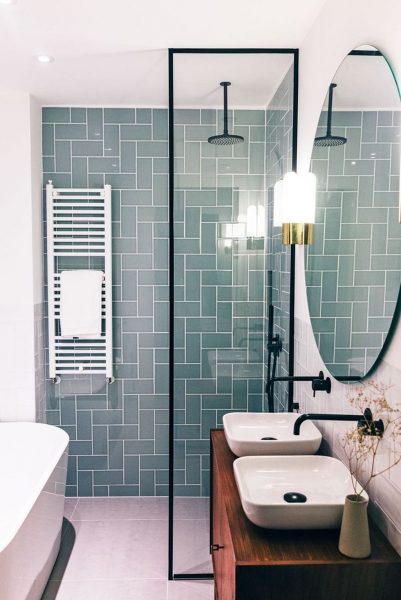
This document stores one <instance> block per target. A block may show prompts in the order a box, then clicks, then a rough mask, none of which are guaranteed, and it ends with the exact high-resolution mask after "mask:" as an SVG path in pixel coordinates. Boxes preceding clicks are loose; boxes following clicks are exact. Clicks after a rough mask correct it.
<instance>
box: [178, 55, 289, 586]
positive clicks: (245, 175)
mask: <svg viewBox="0 0 401 600" xmlns="http://www.w3.org/2000/svg"><path fill="white" fill-rule="evenodd" d="M293 55H294V53H293V52H291V51H287V52H285V51H283V52H280V51H277V50H274V51H273V50H272V51H271V50H238V51H237V50H227V51H225V50H222V51H216V50H215V51H213V50H204V51H203V50H193V51H191V50H172V51H170V151H172V152H173V156H171V157H170V161H171V162H170V176H171V180H170V218H171V222H170V253H171V254H170V267H171V279H170V300H171V313H170V317H171V318H170V325H171V328H172V329H171V344H172V346H171V348H170V360H171V364H170V377H171V380H170V403H171V404H170V419H171V423H170V452H171V457H170V460H171V463H170V493H171V498H170V545H169V548H170V553H169V560H170V564H169V576H170V578H201V577H207V576H208V575H210V574H211V573H212V564H211V558H210V554H209V493H210V472H209V467H210V461H209V437H210V430H211V429H213V428H216V427H222V418H223V415H224V414H225V413H226V412H228V411H262V410H263V409H264V380H265V379H264V371H265V354H264V348H265V343H266V339H265V338H266V319H267V305H268V303H269V302H271V299H269V298H268V295H269V294H271V293H272V291H271V290H272V286H271V279H272V278H271V276H269V275H268V270H269V264H268V263H269V257H268V252H269V251H270V252H271V248H270V250H269V244H268V231H269V227H270V229H271V227H272V223H271V214H270V213H271V210H270V208H271V207H270V208H269V202H270V200H271V196H269V193H268V191H269V188H272V186H273V185H274V183H275V180H276V179H279V178H280V177H281V176H282V173H281V171H282V170H283V169H285V170H291V162H290V164H289V168H288V164H287V158H288V156H290V153H291V147H290V148H288V145H289V146H291V140H292V137H291V135H292V98H293V82H294V68H293V60H294V56H293ZM222 83H224V85H221V84H222ZM229 84H230V85H229ZM288 103H291V106H290V111H286V110H283V106H284V107H285V106H288ZM273 113H274V118H272V115H273ZM269 123H270V125H269ZM269 127H270V129H269ZM267 170H268V171H269V173H270V176H269V177H268V176H267ZM276 175H277V177H276ZM275 177H276V179H275ZM269 198H270V200H269ZM269 222H270V225H269ZM272 233H273V232H270V239H271V238H272ZM276 233H277V232H276ZM276 251H277V252H278V253H280V252H283V250H282V248H281V247H279V248H278V249H277V248H276ZM270 263H271V261H270ZM277 281H278V285H276V286H275V288H277V287H279V284H280V283H281V281H282V279H281V278H279V279H277ZM269 290H270V291H269ZM275 293H276V296H277V294H279V293H280V291H277V290H275ZM277 299H278V300H279V297H278V296H277Z"/></svg>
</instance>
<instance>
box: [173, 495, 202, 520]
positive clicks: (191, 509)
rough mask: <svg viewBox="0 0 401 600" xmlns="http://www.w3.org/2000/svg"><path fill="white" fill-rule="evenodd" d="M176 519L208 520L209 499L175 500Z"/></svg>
mask: <svg viewBox="0 0 401 600" xmlns="http://www.w3.org/2000/svg"><path fill="white" fill-rule="evenodd" d="M174 518H176V519H208V518H209V498H183V497H182V498H175V499H174Z"/></svg>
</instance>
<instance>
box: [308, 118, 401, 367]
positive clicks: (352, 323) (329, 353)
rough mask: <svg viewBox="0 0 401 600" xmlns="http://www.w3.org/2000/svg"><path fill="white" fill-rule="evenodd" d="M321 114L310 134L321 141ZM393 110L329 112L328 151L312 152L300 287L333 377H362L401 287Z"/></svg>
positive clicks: (384, 333)
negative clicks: (313, 191) (307, 240)
mask: <svg viewBox="0 0 401 600" xmlns="http://www.w3.org/2000/svg"><path fill="white" fill-rule="evenodd" d="M326 114H327V113H325V112H323V113H322V114H321V118H320V122H319V127H318V130H317V133H316V135H324V129H325V127H324V124H325V122H326ZM400 122H401V111H391V110H383V111H338V112H336V111H334V113H333V134H334V135H342V136H344V135H345V136H346V137H347V143H346V144H345V145H343V146H339V147H335V148H316V147H315V148H314V149H313V154H312V164H311V170H312V171H313V172H314V173H315V174H316V175H317V178H318V195H317V223H316V226H315V241H314V244H313V246H311V247H310V248H309V249H308V262H307V272H306V280H307V286H308V303H309V309H310V314H311V318H312V324H313V329H314V332H315V337H316V339H317V342H318V346H319V348H320V353H321V356H322V358H323V360H324V361H325V363H326V365H327V366H328V368H329V369H330V370H331V371H332V372H333V373H334V374H336V375H363V374H365V373H366V372H367V371H368V370H369V368H370V367H371V366H372V364H373V363H374V361H375V360H376V358H377V356H378V354H379V352H380V350H381V348H382V346H383V343H384V340H385V338H386V336H387V333H388V330H389V327H390V324H391V321H392V317H393V313H394V309H395V305H396V301H397V296H398V291H399V287H400V282H401V276H400V271H401V236H400V233H401V226H400V224H399V217H398V213H399V187H400V186H399V176H400V137H399V136H400Z"/></svg>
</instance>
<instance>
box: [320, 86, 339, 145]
mask: <svg viewBox="0 0 401 600" xmlns="http://www.w3.org/2000/svg"><path fill="white" fill-rule="evenodd" d="M335 87H337V84H336V83H332V84H330V87H329V106H328V109H327V131H326V135H323V136H322V137H317V138H315V141H314V142H313V145H314V146H317V147H318V148H331V147H334V146H342V145H343V144H346V143H347V138H345V137H342V136H340V135H331V118H332V114H333V90H334V88H335Z"/></svg>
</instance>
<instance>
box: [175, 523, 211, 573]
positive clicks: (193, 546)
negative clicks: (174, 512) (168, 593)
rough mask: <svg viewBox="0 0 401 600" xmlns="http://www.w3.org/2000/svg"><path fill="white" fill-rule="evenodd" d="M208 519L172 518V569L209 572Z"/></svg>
mask: <svg viewBox="0 0 401 600" xmlns="http://www.w3.org/2000/svg"><path fill="white" fill-rule="evenodd" d="M212 570H213V569H212V562H211V558H210V554H209V519H175V520H174V571H175V572H176V573H188V574H189V573H211V572H212Z"/></svg>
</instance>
